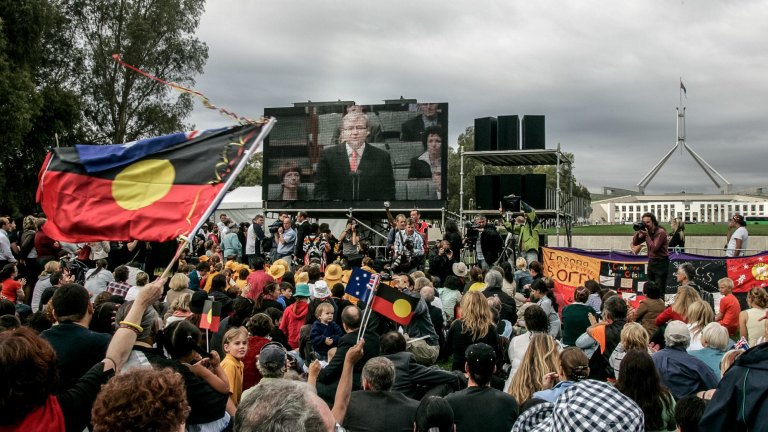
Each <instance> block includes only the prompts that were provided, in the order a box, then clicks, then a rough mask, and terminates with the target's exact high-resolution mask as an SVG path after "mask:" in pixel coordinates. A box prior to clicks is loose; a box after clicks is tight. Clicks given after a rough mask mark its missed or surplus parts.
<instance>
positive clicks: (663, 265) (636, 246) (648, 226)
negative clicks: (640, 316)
mask: <svg viewBox="0 0 768 432" xmlns="http://www.w3.org/2000/svg"><path fill="white" fill-rule="evenodd" d="M632 228H633V229H634V230H635V235H634V236H633V237H632V244H631V249H632V251H633V252H634V253H638V252H640V248H641V247H642V244H643V242H645V244H646V246H647V247H648V269H647V270H646V276H647V278H648V281H652V282H654V283H655V284H656V286H659V287H661V288H662V292H663V291H664V290H666V287H667V273H668V272H669V249H668V245H669V240H668V239H667V232H666V231H664V228H662V227H660V226H659V221H658V220H657V219H656V216H654V215H653V213H645V214H643V217H642V222H637V223H635V224H634V225H633V226H632Z"/></svg>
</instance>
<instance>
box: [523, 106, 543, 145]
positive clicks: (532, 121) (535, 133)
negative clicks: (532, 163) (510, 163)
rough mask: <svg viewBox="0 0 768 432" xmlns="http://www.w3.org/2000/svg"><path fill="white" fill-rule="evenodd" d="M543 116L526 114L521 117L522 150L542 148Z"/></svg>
mask: <svg viewBox="0 0 768 432" xmlns="http://www.w3.org/2000/svg"><path fill="white" fill-rule="evenodd" d="M545 144H546V137H545V136H544V116H543V115H527V116H525V117H523V147H522V149H523V150H544V148H545Z"/></svg>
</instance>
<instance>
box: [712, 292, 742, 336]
mask: <svg viewBox="0 0 768 432" xmlns="http://www.w3.org/2000/svg"><path fill="white" fill-rule="evenodd" d="M717 287H718V289H719V290H720V294H721V295H722V296H723V297H722V298H721V299H720V312H718V313H717V315H715V321H717V322H718V324H720V325H722V326H723V327H725V328H727V329H728V334H729V335H731V336H733V335H735V334H736V330H738V329H739V314H740V313H741V305H739V300H738V299H737V298H736V296H735V295H733V279H731V278H722V279H720V280H719V281H717Z"/></svg>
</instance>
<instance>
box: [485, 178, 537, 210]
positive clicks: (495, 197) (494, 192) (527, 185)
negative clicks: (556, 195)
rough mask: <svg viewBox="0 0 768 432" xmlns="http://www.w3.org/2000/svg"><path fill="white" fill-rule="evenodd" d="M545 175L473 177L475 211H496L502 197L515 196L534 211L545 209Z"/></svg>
mask: <svg viewBox="0 0 768 432" xmlns="http://www.w3.org/2000/svg"><path fill="white" fill-rule="evenodd" d="M546 186H547V176H546V174H525V175H520V174H501V175H484V176H476V177H475V197H476V199H477V202H476V204H477V209H478V210H485V211H497V210H498V209H499V203H500V202H501V199H502V197H505V196H507V195H510V194H515V195H517V196H519V197H520V199H522V200H523V201H525V202H527V203H528V205H530V206H531V207H533V208H534V209H539V210H542V209H544V208H546V195H545V190H546Z"/></svg>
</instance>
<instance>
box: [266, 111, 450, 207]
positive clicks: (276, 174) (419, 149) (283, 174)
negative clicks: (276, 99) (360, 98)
mask: <svg viewBox="0 0 768 432" xmlns="http://www.w3.org/2000/svg"><path fill="white" fill-rule="evenodd" d="M264 115H265V116H273V117H276V118H277V123H276V124H275V127H274V128H273V129H272V131H271V132H270V134H269V136H268V137H267V139H266V140H265V141H264V159H263V180H262V185H263V195H262V199H264V200H265V201H267V202H268V203H269V206H270V208H283V207H291V208H304V209H313V208H316V209H321V208H322V209H325V208H328V209H330V208H337V209H341V208H343V209H349V208H375V207H380V206H381V205H383V203H384V202H385V201H390V202H391V203H392V204H393V205H398V204H396V203H400V205H404V206H407V207H409V208H413V207H419V208H436V209H438V208H441V207H443V206H444V205H445V202H444V201H445V199H446V198H447V196H446V186H447V161H448V137H447V134H446V132H447V130H448V124H447V119H448V104H446V103H417V102H416V101H413V100H406V101H402V102H401V101H387V103H385V104H379V105H358V104H356V103H355V102H354V101H338V102H308V103H297V104H296V105H295V106H293V107H278V108H267V109H265V110H264ZM273 203H274V204H273Z"/></svg>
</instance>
